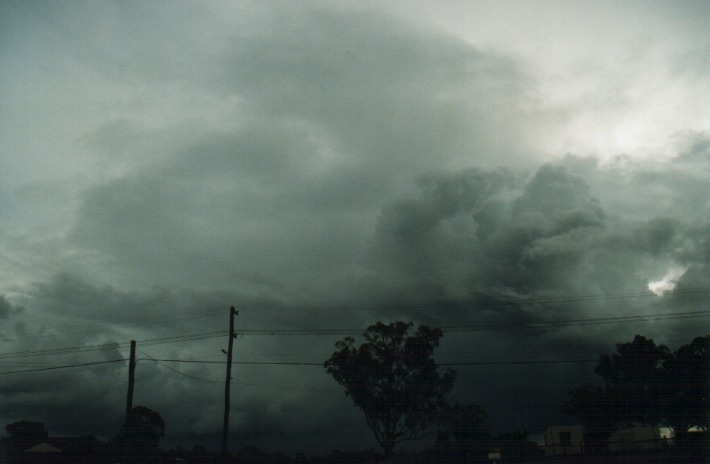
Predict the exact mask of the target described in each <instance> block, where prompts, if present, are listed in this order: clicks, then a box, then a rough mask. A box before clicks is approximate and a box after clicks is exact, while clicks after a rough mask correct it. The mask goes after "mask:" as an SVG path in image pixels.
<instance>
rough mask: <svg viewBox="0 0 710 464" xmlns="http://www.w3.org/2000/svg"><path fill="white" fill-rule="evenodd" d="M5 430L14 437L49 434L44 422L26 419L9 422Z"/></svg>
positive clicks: (36, 436)
mask: <svg viewBox="0 0 710 464" xmlns="http://www.w3.org/2000/svg"><path fill="white" fill-rule="evenodd" d="M5 431H6V432H7V433H8V434H9V435H10V436H11V437H14V438H46V437H47V435H48V434H47V429H45V428H44V424H43V423H41V422H34V421H26V420H21V421H17V422H13V423H12V424H7V425H6V426H5Z"/></svg>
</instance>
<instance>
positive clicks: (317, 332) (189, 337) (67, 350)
mask: <svg viewBox="0 0 710 464" xmlns="http://www.w3.org/2000/svg"><path fill="white" fill-rule="evenodd" d="M707 316H710V310H704V311H689V312H681V313H661V314H637V315H629V316H616V317H603V318H588V319H566V320H554V321H541V322H527V323H526V322H521V323H505V324H478V325H456V326H443V327H441V329H442V330H443V331H445V332H468V331H481V330H496V329H497V330H500V329H526V330H536V329H550V328H557V327H568V326H586V325H600V324H611V323H615V324H620V323H629V322H647V321H655V320H671V319H689V318H700V317H707ZM361 332H362V328H358V329H277V330H274V329H243V330H240V331H239V334H240V335H313V336H321V335H353V334H359V333H361ZM226 334H227V331H226V330H218V331H213V332H203V333H194V334H183V335H176V336H169V337H158V338H150V339H145V340H141V341H140V344H141V346H151V345H159V344H168V343H181V342H187V341H196V340H204V339H209V338H217V337H223V336H225V335H226ZM128 345H129V343H104V344H101V345H86V346H73V347H62V348H52V349H45V350H26V351H15V352H9V353H0V359H3V358H23V357H33V356H54V355H64V354H74V353H80V352H89V351H101V350H104V351H105V350H112V349H118V348H122V347H126V346H128Z"/></svg>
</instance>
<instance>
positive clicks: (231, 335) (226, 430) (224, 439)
mask: <svg viewBox="0 0 710 464" xmlns="http://www.w3.org/2000/svg"><path fill="white" fill-rule="evenodd" d="M237 314H239V311H237V310H236V309H234V306H232V307H231V308H229V345H228V348H227V378H226V380H225V381H224V384H225V385H224V424H223V426H222V455H223V456H227V453H229V447H228V446H227V435H229V391H230V383H231V380H232V349H233V347H234V339H235V338H236V337H235V335H234V316H236V315H237Z"/></svg>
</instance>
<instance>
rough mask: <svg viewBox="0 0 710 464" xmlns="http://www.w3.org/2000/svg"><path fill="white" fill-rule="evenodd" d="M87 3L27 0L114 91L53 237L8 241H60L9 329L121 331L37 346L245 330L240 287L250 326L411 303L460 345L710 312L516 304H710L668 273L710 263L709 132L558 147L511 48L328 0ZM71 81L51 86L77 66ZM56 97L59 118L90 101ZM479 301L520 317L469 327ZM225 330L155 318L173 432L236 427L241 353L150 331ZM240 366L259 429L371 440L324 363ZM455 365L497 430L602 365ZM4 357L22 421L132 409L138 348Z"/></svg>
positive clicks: (496, 356) (567, 343)
mask: <svg viewBox="0 0 710 464" xmlns="http://www.w3.org/2000/svg"><path fill="white" fill-rule="evenodd" d="M71 5H72V6H71V7H68V8H67V9H66V10H64V9H61V8H56V7H55V6H50V7H47V8H48V9H45V10H41V9H40V10H41V11H32V9H31V8H30V9H29V10H26V11H23V12H22V14H23V15H28V16H27V17H28V18H31V20H28V19H26V18H25V20H24V21H29V23H28V22H25V24H30V23H31V24H33V25H34V26H33V30H34V31H37V34H36V35H33V37H32V38H31V39H32V40H29V38H27V42H26V43H25V42H23V41H22V40H19V39H18V38H19V37H27V35H26V34H20V33H19V32H18V31H17V29H16V30H15V32H13V33H12V34H10V35H12V36H15V37H16V38H15V40H14V42H13V47H19V48H18V49H22V50H24V49H23V48H22V47H23V46H25V45H27V44H39V45H41V47H40V48H41V51H42V53H40V54H39V55H38V56H39V57H40V58H42V59H39V58H38V59H37V60H36V63H42V64H43V66H46V67H48V69H50V70H52V72H51V73H48V74H52V75H53V74H54V72H55V71H57V70H62V69H71V70H80V71H81V70H83V71H81V72H80V74H81V75H82V76H83V78H84V79H85V80H80V81H79V84H77V87H78V88H79V90H78V91H77V94H83V92H85V91H86V92H94V93H96V94H98V95H101V98H99V99H98V100H96V101H98V102H99V103H96V101H94V104H93V105H88V104H86V105H84V106H81V108H80V110H81V111H80V112H79V113H81V114H84V113H85V112H88V114H89V115H88V116H87V118H88V119H90V120H92V124H84V123H76V125H77V126H78V127H80V128H81V129H80V130H79V131H78V133H79V134H78V135H77V136H76V138H77V139H78V142H77V148H80V151H81V152H82V153H83V152H87V153H89V154H90V155H86V158H77V159H74V158H72V159H71V160H72V163H74V164H76V166H81V167H82V169H83V168H84V166H85V163H84V162H85V161H87V160H91V162H90V163H88V164H89V165H90V167H89V168H88V169H87V170H86V171H83V170H82V171H81V172H80V173H79V174H77V173H76V172H73V171H72V177H71V178H70V179H71V184H72V189H74V190H72V192H76V193H74V194H72V195H74V196H71V198H72V200H74V199H78V204H73V203H72V205H71V207H70V208H69V207H68V208H67V211H68V212H65V211H64V210H62V212H61V213H58V212H56V211H55V212H54V214H57V215H61V216H62V221H63V222H62V224H63V225H65V226H62V227H57V228H56V230H52V231H51V233H47V232H46V231H45V232H44V234H45V235H42V236H41V237H42V238H43V240H39V239H38V242H39V244H38V243H36V242H31V241H28V239H26V238H25V239H24V240H23V239H22V238H23V237H25V235H23V234H27V232H26V231H22V230H21V231H20V232H17V235H16V236H12V241H4V242H3V244H5V245H7V244H10V245H7V246H6V248H7V249H8V250H11V249H14V248H16V247H17V248H21V247H22V246H25V247H26V248H25V249H26V250H29V249H30V248H31V249H32V250H40V251H41V253H36V254H37V255H42V256H43V257H44V258H43V259H44V261H51V262H50V263H49V264H48V265H47V267H46V268H43V267H42V263H43V262H44V261H43V260H40V259H36V260H35V261H29V262H31V263H32V267H38V268H42V272H45V274H42V275H41V277H34V278H32V279H29V278H28V279H26V280H23V281H22V282H20V283H17V284H15V285H16V287H15V288H13V293H12V296H10V293H9V292H8V293H7V295H8V296H7V297H6V298H5V297H0V319H2V329H3V332H5V330H6V329H10V328H12V329H14V331H9V332H11V333H7V334H6V333H3V336H6V338H5V339H6V341H7V342H8V344H7V346H6V348H5V349H4V350H3V352H5V353H9V352H21V351H27V350H29V351H33V350H34V351H36V350H44V349H51V348H56V347H77V346H98V347H100V348H101V349H99V350H97V353H98V354H96V353H93V354H94V355H92V356H88V355H85V354H83V353H81V352H76V353H71V355H68V356H63V357H58V356H50V355H47V356H37V357H33V358H31V361H28V362H27V366H24V367H22V368H26V367H29V366H31V365H35V364H30V362H32V363H38V364H36V365H37V366H40V367H41V366H43V365H44V366H46V365H56V364H59V363H69V364H71V363H81V362H86V361H96V360H100V361H108V360H112V359H119V358H123V357H126V356H127V342H128V341H129V340H130V339H132V338H134V339H138V340H139V342H142V341H146V340H151V339H154V338H160V337H168V336H176V335H177V336H179V335H185V334H193V333H206V332H212V331H218V330H224V329H226V310H227V308H228V307H229V306H230V305H232V304H234V305H236V306H237V307H238V308H239V309H240V315H239V317H238V319H237V321H238V322H237V326H238V328H237V331H238V332H239V331H240V330H242V331H244V332H248V330H249V329H263V330H279V329H314V328H320V329H323V328H330V329H332V328H346V329H357V330H358V331H359V330H362V329H364V328H365V327H366V326H367V325H368V324H371V323H374V322H376V321H377V320H383V321H388V320H390V319H395V318H396V319H404V320H414V321H415V322H419V323H421V322H426V323H430V324H435V325H438V326H441V327H445V328H451V329H452V330H448V331H446V330H445V335H444V340H443V343H442V346H441V350H440V352H439V353H438V355H439V356H440V359H441V361H442V362H444V361H448V362H462V361H463V362H468V361H511V360H528V361H536V360H569V359H586V358H590V357H591V358H594V357H595V356H597V355H598V354H600V353H607V352H609V351H611V350H612V349H613V345H614V343H617V342H622V341H628V340H630V339H631V338H632V337H633V335H635V334H636V333H641V334H644V335H647V336H651V337H653V338H655V339H656V341H658V342H663V343H669V344H670V345H672V346H677V345H678V344H681V343H686V342H688V341H689V339H690V338H691V337H692V336H694V335H702V334H703V332H707V330H701V329H702V328H703V327H707V325H705V324H704V322H705V320H704V319H697V320H691V321H688V320H678V321H662V322H656V323H646V322H638V323H636V324H628V325H624V324H615V325H608V324H607V325H598V326H570V327H567V326H557V327H549V328H546V329H544V330H542V329H540V330H533V329H521V328H520V327H519V325H520V324H521V323H523V322H525V323H529V324H530V323H540V322H546V321H556V320H563V319H564V320H575V319H588V318H597V317H607V316H612V315H613V316H617V315H634V314H647V313H654V312H655V313H665V312H672V311H681V310H683V311H692V310H697V309H702V308H703V306H702V305H703V304H704V299H703V298H704V296H705V294H704V293H702V292H698V293H685V294H680V293H679V294H674V293H672V292H671V293H667V294H665V295H664V296H662V297H655V296H652V294H651V293H650V292H649V291H647V285H648V283H649V281H652V280H659V279H662V278H663V277H664V276H665V275H666V274H667V273H668V271H669V269H671V268H674V267H678V268H681V269H683V270H685V273H684V274H682V276H679V277H677V279H678V282H677V284H678V288H679V289H700V290H703V289H707V288H710V271H709V269H710V263H709V262H708V261H709V260H710V240H708V237H710V222H708V220H707V217H708V214H707V213H708V209H710V197H709V196H708V195H710V194H708V191H709V190H708V189H707V185H708V181H709V180H710V179H709V178H708V175H707V172H710V170H708V169H707V168H708V167H710V166H708V164H709V163H710V157H709V152H708V147H709V146H710V144H709V143H708V138H707V136H706V134H703V133H695V134H691V135H685V136H683V137H685V138H686V139H687V140H685V147H684V148H683V149H681V150H679V152H680V154H679V155H678V156H676V157H674V158H672V157H670V155H672V153H665V155H666V156H667V157H669V158H670V159H668V160H667V161H664V162H658V163H654V164H650V163H649V164H642V163H638V162H636V161H634V160H632V159H627V158H625V157H619V158H618V159H615V160H612V161H610V162H609V163H607V164H601V163H599V162H598V161H596V160H594V159H592V158H581V157H575V156H569V157H567V158H565V159H561V160H559V161H556V162H551V163H548V164H544V165H542V166H540V165H539V164H533V163H532V162H531V161H530V160H531V159H532V158H533V156H534V153H533V154H532V155H529V154H527V152H526V151H525V150H526V148H525V147H523V146H522V145H523V144H524V143H525V142H524V140H525V137H523V136H522V135H521V134H522V133H523V132H524V130H523V126H526V127H527V125H528V124H529V123H531V119H530V113H529V106H530V104H531V102H534V101H535V98H534V94H535V92H534V91H531V87H532V86H533V84H535V82H534V81H533V80H532V79H531V78H530V77H529V76H527V74H526V71H525V68H523V66H522V65H521V64H520V63H518V62H516V61H514V60H513V59H512V58H510V57H506V56H504V55H501V54H499V53H496V52H493V51H491V50H488V49H486V50H484V49H480V48H476V47H473V46H471V45H469V44H467V43H465V42H464V41H462V40H459V39H457V38H453V37H449V36H444V35H441V34H437V33H433V32H427V31H423V30H419V29H415V28H413V27H409V26H407V25H405V24H403V22H402V21H399V20H395V19H393V18H392V17H387V16H383V15H375V14H371V13H364V12H362V11H354V10H353V11H350V10H347V14H343V12H342V11H339V12H338V11H334V10H337V8H335V9H334V10H333V11H330V10H329V9H328V8H316V7H315V6H314V4H308V6H307V7H297V6H294V5H291V4H279V8H274V7H273V6H266V7H264V6H257V5H252V6H251V7H250V8H251V9H252V10H253V11H250V13H249V14H245V15H236V16H240V17H241V16H243V18H242V19H240V20H238V21H236V23H237V24H236V26H235V25H234V24H233V23H232V22H231V19H225V20H224V21H225V22H226V23H229V25H230V27H229V28H216V29H218V30H216V31H215V30H213V29H212V28H211V26H212V22H211V21H214V18H211V19H209V21H210V22H208V19H207V18H206V17H205V16H203V14H202V13H199V12H198V10H200V8H193V7H189V6H188V7H185V9H180V11H179V12H175V13H174V14H166V11H165V8H163V7H162V4H157V3H156V4H149V5H147V6H146V5H144V4H142V3H141V4H140V6H138V5H139V4H135V5H133V6H135V9H133V8H128V9H125V8H121V7H120V6H118V5H114V4H91V5H84V4H71ZM76 5H81V7H80V8H79V7H77V6H76ZM156 5H160V6H156ZM183 6H184V5H183ZM277 10H278V11H277ZM39 13H41V14H39ZM114 13H115V14H114ZM232 14H234V13H233V12H232ZM220 19H221V18H220ZM126 25H130V27H126ZM222 26H223V24H222ZM536 27H537V26H536ZM207 30H209V31H212V32H214V33H204V34H203V32H205V31H207ZM190 31H196V32H194V33H191V32H190ZM55 33H56V34H55ZM23 44H24V45H23ZM146 44H156V46H146ZM63 48H65V49H66V52H65V53H54V51H57V50H59V49H63ZM50 58H51V59H50ZM35 66H38V65H35ZM33 69H34V68H33ZM74 72H76V71H74ZM58 74H61V73H58ZM62 76H63V77H64V78H65V79H67V80H71V77H72V76H74V74H69V75H67V74H62ZM67 76H69V77H67ZM52 83H54V81H52ZM53 85H54V84H52V85H49V84H47V88H46V89H44V90H43V91H44V93H41V95H44V97H43V98H46V96H47V95H55V94H57V93H59V92H57V90H56V88H55V87H54V86H53ZM57 88H62V87H61V86H59V87H57ZM72 89H74V87H72ZM75 90H76V89H75ZM39 94H40V93H38V95H39ZM531 94H532V96H531ZM65 98H66V99H67V100H66V102H67V103H68V102H71V100H72V99H73V97H72V95H69V96H68V97H65ZM82 102H83V100H82ZM55 104H56V106H57V107H59V108H61V109H62V112H61V114H62V116H63V117H62V118H56V119H57V120H59V119H62V120H63V119H67V120H69V119H71V118H69V117H67V118H64V115H65V113H67V114H78V113H72V112H71V111H67V110H66V109H65V105H63V104H59V103H56V102H55ZM91 108H94V110H95V111H96V113H92V112H91ZM99 113H100V114H101V117H100V118H98V117H97V118H95V119H96V121H93V119H94V116H95V115H96V114H99ZM33 116H35V117H36V116H37V115H33ZM50 116H51V117H52V118H55V116H56V114H55V113H52V114H51V115H50ZM543 126H545V125H544V124H543ZM33 127H34V126H33ZM74 135H76V133H75V132H72V136H74ZM543 136H548V134H543V135H541V136H540V137H543ZM72 148H74V146H72ZM66 150H67V151H69V150H70V149H69V148H67V149H66ZM50 151H51V150H50ZM72 163H69V162H64V161H62V163H61V165H62V166H64V165H65V164H67V165H68V164H72ZM499 164H500V165H505V166H507V167H506V168H500V169H499V168H497V167H496V166H497V165H499ZM43 168H44V167H43ZM47 169H48V168H47ZM77 169H78V168H77ZM77 172H79V171H77ZM74 182H76V185H74ZM39 184H40V182H39V181H35V182H34V183H32V184H31V185H32V186H35V185H39ZM62 184H63V185H64V186H65V188H67V187H66V185H68V184H69V181H67V180H66V179H63V180H62ZM27 185H30V184H27ZM43 185H44V186H46V185H48V184H47V183H44V184H43ZM25 188H29V187H25ZM32 189H34V187H33V188H32ZM19 191H21V190H18V192H19ZM57 191H59V192H63V191H64V190H60V189H57ZM45 196H46V195H45ZM15 197H17V198H19V197H20V195H19V194H16V195H15ZM13 198H14V197H13ZM24 198H27V197H24ZM63 198H64V197H63ZM37 201H38V200H33V202H35V203H36V202H37ZM55 201H56V202H59V200H55ZM17 209H18V210H20V208H19V207H18V208H17ZM48 209H51V208H48V207H47V206H46V205H45V206H44V209H43V210H41V211H46V210H48ZM35 211H38V210H35ZM26 214H29V213H26ZM40 216H43V215H40ZM2 238H3V239H4V238H5V237H4V235H3V236H2ZM8 240H9V239H8ZM27 243H29V244H30V245H27ZM40 245H41V246H40ZM0 251H2V252H3V253H9V252H7V251H5V249H3V250H0ZM20 251H22V250H20ZM26 253H27V254H28V255H29V251H26ZM18 256H23V255H22V253H20V252H18ZM686 269H687V270H686ZM6 272H7V275H12V274H11V273H10V272H9V271H6ZM18 280H20V279H18ZM30 282H34V283H30ZM615 295H617V296H618V295H625V296H629V295H630V296H631V297H629V298H625V299H620V298H615ZM20 305H22V307H24V308H27V309H26V310H24V311H19V310H18V308H20ZM314 308H316V309H318V311H310V310H313V309H314ZM304 309H305V310H304ZM221 310H223V312H221V313H220V311H221ZM212 311H214V315H215V316H214V317H212V315H211V314H213V313H212ZM207 313H209V315H207ZM195 314H198V315H199V316H200V317H193V316H194V315H195ZM471 325H493V326H495V327H496V328H494V329H490V330H479V331H464V332H457V331H456V330H455V329H456V328H459V329H460V328H461V327H462V326H471ZM11 326H12V327H11ZM698 331H700V332H698ZM338 338H340V335H333V336H330V335H329V336H315V335H314V336H308V337H305V336H295V335H293V336H278V335H273V336H271V335H268V336H267V335H254V334H249V333H246V334H244V333H242V334H240V336H239V337H238V338H237V342H236V353H237V354H236V359H237V360H238V361H245V360H246V361H284V360H285V361H307V362H317V363H320V362H322V361H323V360H324V359H326V358H327V357H328V356H329V354H330V353H331V352H332V351H333V344H334V343H335V341H336V340H337V339H338ZM5 339H4V340H5ZM225 342H226V340H224V337H222V338H215V339H207V340H200V341H199V342H189V343H188V342H184V341H181V342H180V343H172V344H167V343H166V344H155V345H149V344H145V345H142V344H140V343H139V349H140V350H141V351H140V352H139V358H140V361H139V363H138V367H137V378H138V380H137V385H136V393H135V394H136V397H135V400H134V404H144V405H146V406H148V407H151V408H153V409H156V410H158V411H159V412H160V413H161V415H162V416H163V417H164V418H165V420H166V424H167V436H166V439H165V443H167V446H173V445H175V444H181V445H183V446H185V445H187V446H188V447H189V446H190V445H191V444H192V443H195V442H200V441H201V442H203V443H205V444H209V445H210V446H211V447H213V448H216V447H217V440H216V439H215V437H218V436H219V433H220V427H221V418H222V409H221V407H222V401H223V397H222V394H223V380H224V373H223V369H222V368H223V366H222V365H212V364H197V363H187V362H180V363H172V364H168V363H163V364H158V363H157V362H155V361H154V360H151V359H150V358H151V357H153V358H174V359H183V360H185V359H193V360H194V359H208V360H212V361H214V360H217V361H222V360H224V358H223V356H222V354H221V351H220V350H221V349H222V348H224V347H225ZM23 359H24V358H23ZM20 362H22V361H20ZM236 366H237V367H236V368H235V371H234V391H235V392H236V393H235V395H234V397H233V430H234V436H235V441H236V443H238V446H240V445H246V444H252V443H255V444H259V445H261V446H263V447H264V448H267V449H278V448H279V447H280V446H283V448H284V449H286V450H299V449H309V448H310V449H313V448H317V447H323V446H326V447H328V448H337V447H341V448H359V447H363V446H362V444H363V443H365V444H366V445H367V446H372V438H371V436H370V433H369V431H368V430H367V428H366V426H365V424H364V420H363V418H362V417H361V414H360V412H359V411H358V410H357V409H356V408H355V407H354V406H353V405H352V404H351V403H350V401H349V399H348V398H346V397H345V396H344V394H343V391H342V389H341V388H340V387H339V386H338V385H337V384H336V383H335V382H333V381H332V379H330V378H328V377H327V375H326V374H325V373H324V372H323V369H322V368H321V367H320V366H315V367H313V366H286V367H283V366H281V367H276V366H264V365H244V364H238V365H236ZM2 369H4V371H9V370H11V369H16V367H13V366H12V365H11V364H3V367H2ZM17 369H19V368H17ZM309 369H312V371H311V370H309ZM458 370H459V380H458V383H457V388H456V395H457V398H458V399H459V400H460V401H462V402H467V401H471V402H476V403H480V404H482V405H483V406H484V407H485V408H486V409H487V410H488V411H489V415H490V416H491V420H492V422H493V424H494V426H495V429H496V431H510V430H511V429H513V428H515V427H518V426H520V427H528V428H529V429H530V430H534V431H539V430H541V429H543V428H544V427H545V426H546V425H554V423H555V422H557V421H562V420H565V419H564V418H560V417H559V415H558V413H557V408H558V405H559V402H560V401H561V399H562V398H563V397H564V395H565V393H566V392H567V391H568V390H569V388H570V387H572V386H574V385H576V384H577V383H581V382H583V381H586V380H591V379H593V377H594V376H593V374H592V366H591V365H589V364H572V365H570V364H551V365H546V366H535V367H529V366H489V367H485V368H484V367H480V366H475V367H461V368H459V369H458ZM2 380H3V381H2V383H0V392H2V396H3V403H2V404H3V408H2V413H1V414H0V418H2V419H3V420H5V421H6V422H10V421H12V420H19V419H28V420H42V421H44V422H45V423H46V424H47V425H48V428H49V429H50V432H51V433H56V434H85V433H87V432H91V433H96V434H97V435H103V436H110V435H111V434H113V433H115V432H116V431H117V430H118V427H119V426H120V423H121V421H122V412H123V404H124V400H125V391H124V386H125V382H126V365H125V363H117V364H107V365H101V366H92V367H91V368H87V369H82V368H76V369H73V370H66V371H64V370H58V371H56V372H54V373H52V374H51V375H50V374H48V373H36V374H28V375H23V376H13V375H7V376H3V377H2ZM63 392H70V394H66V393H63Z"/></svg>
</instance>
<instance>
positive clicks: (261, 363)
mask: <svg viewBox="0 0 710 464" xmlns="http://www.w3.org/2000/svg"><path fill="white" fill-rule="evenodd" d="M150 360H151V361H156V362H158V363H169V362H175V363H178V362H179V363H193V364H221V365H224V364H226V361H206V360H205V361H202V360H198V359H192V360H185V359H157V358H150ZM591 362H599V359H544V360H528V361H472V362H468V361H462V362H445V363H437V364H438V365H439V366H505V365H526V364H573V363H591ZM233 363H234V364H243V365H256V366H320V367H323V362H310V361H233Z"/></svg>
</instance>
